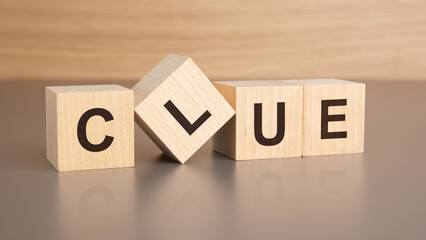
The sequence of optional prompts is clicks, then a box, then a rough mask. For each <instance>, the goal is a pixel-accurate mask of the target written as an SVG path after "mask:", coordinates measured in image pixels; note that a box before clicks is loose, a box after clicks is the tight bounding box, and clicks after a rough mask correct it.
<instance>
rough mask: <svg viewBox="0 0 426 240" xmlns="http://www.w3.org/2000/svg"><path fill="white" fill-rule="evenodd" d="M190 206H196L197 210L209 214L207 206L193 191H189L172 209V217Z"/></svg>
mask: <svg viewBox="0 0 426 240" xmlns="http://www.w3.org/2000/svg"><path fill="white" fill-rule="evenodd" d="M188 205H194V206H195V207H196V208H197V209H199V210H200V211H201V212H202V213H205V212H207V210H208V208H207V206H206V205H205V204H204V203H203V202H201V200H200V199H199V198H198V197H197V196H195V194H194V193H192V192H191V191H187V192H186V193H185V194H184V195H183V196H182V197H181V198H180V199H179V200H178V201H177V202H176V204H175V205H174V206H173V207H172V209H170V212H169V214H170V215H178V214H180V213H181V212H182V211H183V210H184V209H185V208H186V207H187V206H188Z"/></svg>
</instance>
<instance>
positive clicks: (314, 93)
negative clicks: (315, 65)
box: [295, 79, 365, 156]
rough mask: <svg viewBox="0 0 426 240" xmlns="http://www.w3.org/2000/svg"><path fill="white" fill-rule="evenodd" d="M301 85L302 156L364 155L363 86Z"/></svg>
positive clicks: (318, 81) (337, 83) (329, 81)
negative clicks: (302, 97)
mask: <svg viewBox="0 0 426 240" xmlns="http://www.w3.org/2000/svg"><path fill="white" fill-rule="evenodd" d="M295 82H297V83H299V84H302V85H303V95H304V99H303V105H304V107H303V108H304V109H303V156H315V155H328V154H344V153H361V152H363V151H364V118H365V84H363V83H357V82H350V81H344V80H338V79H312V80H309V79H308V80H296V81H295Z"/></svg>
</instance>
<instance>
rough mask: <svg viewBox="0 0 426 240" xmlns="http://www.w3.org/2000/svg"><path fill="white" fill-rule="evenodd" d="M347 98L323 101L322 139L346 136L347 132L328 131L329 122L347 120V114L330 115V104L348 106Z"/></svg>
mask: <svg viewBox="0 0 426 240" xmlns="http://www.w3.org/2000/svg"><path fill="white" fill-rule="evenodd" d="M346 105H347V100H346V99H333V100H322V101H321V139H330V138H346V137H347V132H328V122H336V121H345V118H346V116H345V114H339V115H328V107H330V106H346Z"/></svg>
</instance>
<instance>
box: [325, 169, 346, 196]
mask: <svg viewBox="0 0 426 240" xmlns="http://www.w3.org/2000/svg"><path fill="white" fill-rule="evenodd" d="M345 176H346V170H344V169H336V170H322V171H321V172H320V184H321V193H326V194H335V195H339V194H340V193H342V192H343V190H344V186H341V187H336V186H334V187H331V186H329V183H328V180H329V179H330V178H332V177H345ZM338 182H342V181H341V179H340V181H338ZM342 185H343V184H342Z"/></svg>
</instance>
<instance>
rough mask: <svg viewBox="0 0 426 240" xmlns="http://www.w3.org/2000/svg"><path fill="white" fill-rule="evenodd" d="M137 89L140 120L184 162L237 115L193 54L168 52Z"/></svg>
mask: <svg viewBox="0 0 426 240" xmlns="http://www.w3.org/2000/svg"><path fill="white" fill-rule="evenodd" d="M133 90H134V93H135V117H136V122H137V123H138V124H139V126H140V127H141V128H142V129H143V130H144V131H145V132H146V133H147V134H148V136H150V138H151V139H152V140H153V141H154V142H155V143H156V144H157V146H158V147H159V148H160V149H161V150H162V151H163V152H164V153H165V154H167V155H169V156H170V157H172V158H174V159H176V160H178V161H180V162H181V163H184V162H185V161H186V160H188V159H189V158H190V157H191V155H192V154H194V153H195V152H196V151H197V150H198V149H199V148H200V147H201V146H202V145H203V144H204V143H205V142H206V141H207V140H208V139H209V138H210V137H211V136H212V135H213V134H214V133H215V132H216V131H217V130H219V128H221V127H222V126H223V125H224V124H225V123H226V122H227V121H228V120H229V119H230V118H231V117H232V116H233V115H234V114H235V112H234V110H233V109H232V107H231V106H230V105H229V104H228V103H227V102H226V100H225V99H224V98H223V96H222V95H220V93H219V92H218V91H217V90H216V88H215V87H214V86H213V84H212V83H211V82H210V81H209V79H208V78H207V77H206V76H205V75H204V74H203V73H202V72H201V70H200V69H199V68H198V67H197V65H196V64H195V63H194V62H193V61H192V60H191V59H190V58H189V57H183V56H174V55H168V56H167V57H166V58H164V59H163V60H162V61H161V62H160V63H159V64H158V65H157V66H155V67H154V69H152V71H150V72H149V73H148V74H147V75H146V76H145V77H144V78H142V79H141V80H140V81H139V82H138V83H137V84H136V85H135V86H134V87H133Z"/></svg>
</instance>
